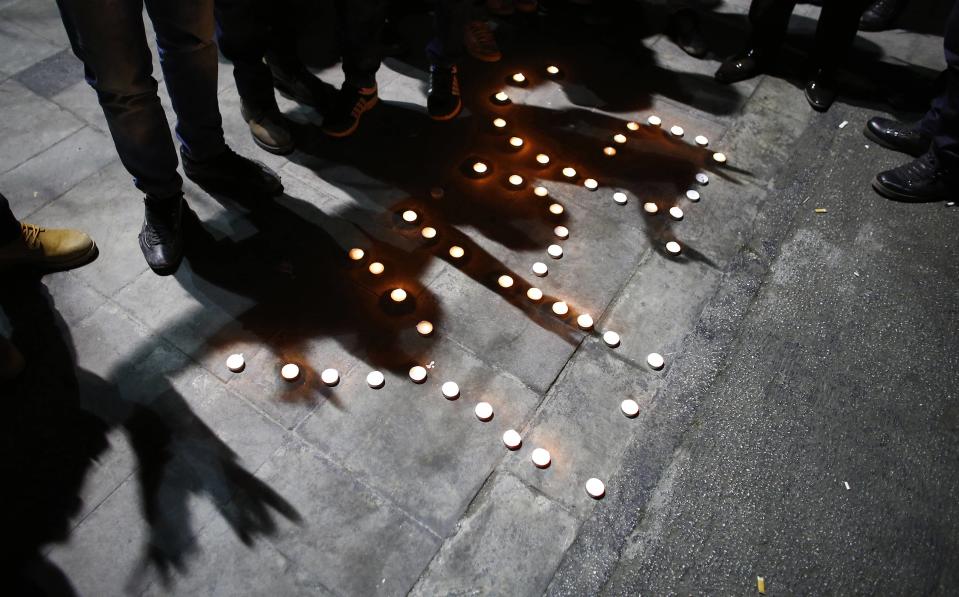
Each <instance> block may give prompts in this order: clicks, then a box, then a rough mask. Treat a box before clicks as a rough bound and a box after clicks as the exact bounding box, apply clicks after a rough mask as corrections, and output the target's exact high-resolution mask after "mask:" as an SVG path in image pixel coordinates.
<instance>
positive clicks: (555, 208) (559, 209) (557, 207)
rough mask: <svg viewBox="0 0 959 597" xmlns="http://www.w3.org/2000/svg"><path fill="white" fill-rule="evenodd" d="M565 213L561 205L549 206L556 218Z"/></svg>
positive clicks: (550, 211)
mask: <svg viewBox="0 0 959 597" xmlns="http://www.w3.org/2000/svg"><path fill="white" fill-rule="evenodd" d="M563 211H564V210H563V206H562V205H560V204H559V203H553V204H552V205H550V206H549V213H551V214H553V215H554V216H558V215H560V214H561V213H563Z"/></svg>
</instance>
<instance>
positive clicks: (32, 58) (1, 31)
mask: <svg viewBox="0 0 959 597" xmlns="http://www.w3.org/2000/svg"><path fill="white" fill-rule="evenodd" d="M62 49H63V46H61V45H58V44H55V43H53V42H51V41H49V40H47V39H44V38H43V37H41V36H40V35H37V34H36V33H34V32H33V31H31V30H29V29H26V28H25V27H23V26H21V25H19V24H17V23H15V22H13V21H11V20H9V19H0V55H2V56H3V58H2V59H0V71H2V72H4V73H7V74H9V75H13V74H16V73H18V72H20V71H22V70H23V69H25V68H29V67H30V66H32V65H33V64H34V63H36V62H37V61H40V60H43V59H44V58H47V57H48V56H52V55H54V54H56V53H57V52H59V51H60V50H62Z"/></svg>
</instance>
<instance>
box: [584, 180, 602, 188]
mask: <svg viewBox="0 0 959 597" xmlns="http://www.w3.org/2000/svg"><path fill="white" fill-rule="evenodd" d="M583 186H584V187H586V188H587V189H589V190H590V191H595V190H596V188H597V187H599V183H598V182H596V179H595V178H587V179H586V180H584V181H583Z"/></svg>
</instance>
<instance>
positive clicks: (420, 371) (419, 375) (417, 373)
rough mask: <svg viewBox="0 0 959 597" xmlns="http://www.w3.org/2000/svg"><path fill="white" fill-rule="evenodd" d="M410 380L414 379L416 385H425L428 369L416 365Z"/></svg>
mask: <svg viewBox="0 0 959 597" xmlns="http://www.w3.org/2000/svg"><path fill="white" fill-rule="evenodd" d="M410 379H412V380H413V381H414V382H415V383H423V382H424V381H426V368H425V367H420V366H419V365H416V366H415V367H413V368H412V369H410Z"/></svg>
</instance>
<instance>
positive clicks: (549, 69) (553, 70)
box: [546, 64, 559, 77]
mask: <svg viewBox="0 0 959 597" xmlns="http://www.w3.org/2000/svg"><path fill="white" fill-rule="evenodd" d="M546 72H547V74H550V75H553V76H554V77H555V76H556V75H558V74H559V67H558V66H553V65H552V64H550V65H549V66H547V67H546Z"/></svg>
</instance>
